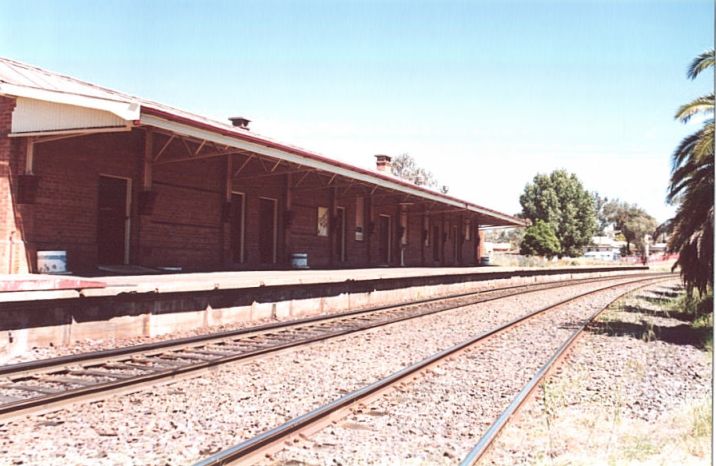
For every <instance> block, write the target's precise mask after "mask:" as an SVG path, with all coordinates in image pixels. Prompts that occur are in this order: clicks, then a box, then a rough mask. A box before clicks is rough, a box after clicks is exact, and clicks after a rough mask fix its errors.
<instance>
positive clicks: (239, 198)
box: [231, 192, 244, 264]
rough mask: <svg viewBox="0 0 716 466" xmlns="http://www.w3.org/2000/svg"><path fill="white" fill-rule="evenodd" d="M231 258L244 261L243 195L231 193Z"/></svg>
mask: <svg viewBox="0 0 716 466" xmlns="http://www.w3.org/2000/svg"><path fill="white" fill-rule="evenodd" d="M231 260H232V261H233V262H234V263H237V264H240V263H242V262H244V195H243V193H237V192H233V193H231Z"/></svg>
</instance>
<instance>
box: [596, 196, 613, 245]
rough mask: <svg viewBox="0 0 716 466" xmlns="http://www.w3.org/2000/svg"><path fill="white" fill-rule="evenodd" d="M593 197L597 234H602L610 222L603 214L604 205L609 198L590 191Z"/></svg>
mask: <svg viewBox="0 0 716 466" xmlns="http://www.w3.org/2000/svg"><path fill="white" fill-rule="evenodd" d="M592 198H593V199H594V211H595V212H596V214H597V234H598V235H600V236H604V232H605V230H606V228H607V227H608V226H609V225H610V224H611V223H612V222H611V221H610V220H609V218H607V216H606V215H605V214H604V206H605V205H607V203H608V202H609V198H607V197H606V196H604V197H602V196H601V195H600V194H599V193H598V192H596V191H595V192H593V193H592Z"/></svg>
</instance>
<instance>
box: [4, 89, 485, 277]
mask: <svg viewBox="0 0 716 466" xmlns="http://www.w3.org/2000/svg"><path fill="white" fill-rule="evenodd" d="M11 107H12V102H11V101H9V100H8V99H3V100H0V131H2V128H5V131H7V129H8V128H9V115H10V112H11ZM3 125H4V126H3ZM166 140H167V139H166V136H163V135H158V136H155V151H157V150H158V148H159V147H163V145H164V142H166ZM24 147H25V141H24V140H15V141H11V140H10V139H9V138H6V137H0V163H1V164H0V202H3V203H4V204H5V205H7V206H8V208H6V209H1V210H0V239H2V240H6V239H7V237H8V236H9V233H10V231H18V232H21V233H22V236H23V237H24V238H25V239H26V240H27V244H28V256H29V257H31V258H32V262H33V263H34V252H35V251H36V250H38V249H39V250H48V249H62V250H67V251H68V262H69V264H68V266H69V268H70V270H72V271H75V272H82V271H89V270H94V268H95V267H96V265H97V264H96V262H97V194H98V192H97V191H98V181H99V176H100V175H109V176H119V177H126V178H129V179H131V180H132V181H131V183H132V184H131V186H132V204H131V206H132V208H131V217H130V218H131V223H132V228H131V235H130V258H131V263H133V264H139V265H145V266H151V267H158V266H179V267H183V268H184V269H185V270H219V269H223V268H231V269H256V268H279V267H288V266H289V264H290V254H291V253H293V252H296V253H299V252H302V253H307V254H308V255H309V265H310V266H311V267H316V268H318V267H328V266H335V267H365V266H372V265H379V264H381V263H383V261H382V260H381V259H380V258H379V257H378V251H379V244H378V237H377V236H378V235H377V230H378V228H377V221H378V216H379V215H380V214H385V215H389V216H390V217H391V221H392V240H391V249H392V257H391V261H390V265H392V266H398V265H399V264H400V242H399V238H398V226H399V225H400V213H399V212H400V210H399V208H398V205H397V202H392V201H391V200H390V199H388V198H382V200H381V202H382V203H383V205H376V206H375V207H374V208H373V212H372V215H371V209H370V206H369V204H370V203H369V196H368V195H365V198H364V199H365V220H364V228H365V230H366V231H365V234H364V239H363V240H362V241H359V240H356V234H355V228H356V220H355V212H356V197H355V196H356V195H357V194H355V191H354V192H351V190H350V189H348V190H346V189H345V188H343V189H338V190H337V191H336V193H337V194H338V198H337V199H336V200H335V205H336V206H340V207H343V208H345V217H346V224H345V237H346V261H345V262H338V260H337V259H338V258H337V257H333V262H332V238H331V235H333V234H334V233H333V232H332V231H329V236H326V237H319V236H318V235H317V226H316V223H317V218H316V217H317V211H318V207H319V206H321V207H327V208H329V209H330V207H331V205H332V194H331V190H330V189H329V188H326V187H325V185H326V182H327V179H326V177H322V176H319V175H315V174H312V175H309V176H307V177H306V178H304V180H303V181H302V182H301V184H300V185H299V186H298V187H296V188H294V189H293V190H292V208H291V211H292V223H291V225H290V235H289V236H288V237H287V238H286V237H285V234H286V231H285V229H286V228H287V227H286V223H285V219H284V217H285V212H286V206H287V203H286V191H287V182H288V181H287V176H286V175H276V176H266V170H265V167H262V166H261V164H260V163H259V162H258V161H256V160H253V161H252V162H251V163H249V164H248V165H246V166H245V168H244V169H243V170H242V171H241V173H240V174H239V176H238V177H237V178H235V179H234V182H233V190H234V191H237V192H241V193H244V195H245V209H244V215H245V233H244V234H245V242H244V244H245V251H244V252H245V260H244V262H243V263H233V262H232V261H231V258H230V252H231V251H230V238H229V233H230V229H229V224H228V223H227V222H226V221H225V219H223V218H222V209H223V205H224V202H225V196H226V194H225V180H226V169H227V168H226V163H227V162H226V158H225V157H218V158H207V159H202V160H197V161H190V162H177V163H167V164H158V165H155V166H154V168H153V183H152V184H153V188H152V190H153V191H154V192H155V193H156V199H155V203H154V208H153V211H152V212H151V214H144V215H140V212H139V206H138V202H139V196H140V192H141V191H142V189H143V187H142V169H143V168H142V159H143V153H144V132H143V131H142V130H133V131H132V132H127V133H109V134H96V135H87V136H82V137H77V138H69V139H64V140H58V141H54V142H45V143H40V144H37V145H36V146H35V165H34V166H35V169H34V173H35V174H36V175H37V176H38V178H39V185H38V189H37V196H36V200H35V203H34V204H32V205H17V204H16V203H14V202H13V201H12V200H11V193H12V189H11V188H10V185H11V179H10V174H11V173H17V174H19V173H22V172H23V170H24V157H25V155H24V154H25V152H24V151H25V148H24ZM186 156H187V152H186V148H185V147H184V145H183V144H182V143H181V142H180V141H179V140H175V141H174V142H172V143H171V144H170V145H169V146H168V148H167V149H166V151H165V152H164V153H163V154H162V156H161V158H160V161H167V160H172V159H174V158H178V157H186ZM243 160H245V158H244V156H235V160H234V165H233V166H234V169H236V167H237V166H239V165H240V164H241V163H242V161H243ZM282 170H285V167H280V168H278V169H277V172H278V173H281V171H282ZM297 178H298V176H297V175H294V177H293V181H294V182H295V181H296V179H297ZM340 195H343V196H344V197H343V198H341V197H340ZM262 197H266V198H272V199H275V200H276V201H277V223H276V227H277V244H276V247H277V262H276V264H262V263H261V262H260V257H259V250H258V244H259V239H260V238H259V234H260V232H259V223H260V222H259V203H260V199H261V198H262ZM386 199H388V200H386ZM375 204H380V203H379V202H375ZM422 209H423V207H422V206H420V205H415V206H409V207H408V230H407V231H408V232H407V235H408V243H407V246H406V247H405V265H406V266H422V265H427V266H431V265H457V264H458V263H457V262H454V261H453V244H454V241H455V237H454V233H453V229H452V226H453V225H457V226H458V235H464V226H463V225H464V224H463V223H462V222H463V219H464V217H463V216H460V215H449V214H435V215H431V217H430V224H429V231H430V232H432V226H433V225H435V224H437V225H439V226H440V234H439V235H438V238H432V233H431V235H430V236H431V237H430V243H429V244H428V246H425V245H424V242H423V229H424V224H423V211H422ZM371 221H373V222H375V224H376V226H375V229H374V233H373V235H372V236H370V235H368V232H367V230H368V227H369V224H370V222H371ZM474 227H475V223H474V222H473V223H472V228H473V234H472V235H471V239H470V240H469V241H462V242H461V244H462V249H461V254H462V261H461V262H460V263H461V264H463V265H470V264H474V263H475V236H474ZM443 231H445V232H447V233H448V235H447V241H445V242H444V243H443V242H442V233H443ZM15 234H20V233H15ZM435 239H437V240H438V241H439V242H440V249H441V258H443V259H442V260H440V261H437V262H434V261H433V260H432V241H434V240H435ZM2 245H3V247H0V267H7V265H8V259H7V257H6V256H7V249H8V248H7V247H6V245H7V242H5V243H2ZM23 253H24V252H23ZM2 271H3V270H1V269H0V272H2Z"/></svg>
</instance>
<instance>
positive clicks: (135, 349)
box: [0, 273, 658, 376]
mask: <svg viewBox="0 0 716 466" xmlns="http://www.w3.org/2000/svg"><path fill="white" fill-rule="evenodd" d="M651 275H658V273H646V274H623V275H614V276H608V277H596V278H578V279H574V280H567V281H559V282H543V283H533V284H526V285H525V284H523V285H511V286H506V287H500V288H495V289H492V290H481V291H468V292H464V293H457V294H452V295H444V296H437V297H432V298H425V299H421V300H416V301H410V302H406V303H398V304H391V305H385V306H377V307H370V308H365V309H356V310H354V311H348V312H342V313H336V314H329V315H320V316H314V317H306V318H303V319H294V320H290V321H285V322H275V323H270V324H263V325H257V326H255V327H247V328H242V329H237V330H227V331H225V332H215V333H210V334H205V335H195V336H190V337H183V338H176V339H171V340H166V341H157V342H152V343H142V344H139V345H131V346H124V347H121V348H113V349H108V350H99V351H92V352H87V353H80V354H69V355H66V356H58V357H54V358H45V359H38V360H34V361H27V362H21V363H17V364H8V365H5V366H0V376H11V375H16V374H17V375H21V374H24V373H27V372H29V371H37V370H38V369H51V368H53V367H58V368H62V367H65V366H67V365H70V364H80V363H81V364H89V363H93V362H95V361H106V360H108V359H111V358H116V357H122V356H127V355H131V354H135V353H148V352H151V351H156V350H168V349H170V348H173V347H177V348H181V347H185V346H187V345H191V344H195V343H197V344H199V343H207V342H210V341H212V340H217V341H218V340H224V339H227V338H231V337H234V336H243V335H248V334H253V333H261V332H267V331H271V330H278V329H286V328H289V327H293V326H299V325H305V324H309V323H316V322H322V321H330V320H335V319H341V318H345V317H351V316H356V315H360V314H370V313H375V312H378V311H384V310H388V309H395V308H399V307H403V306H415V305H421V304H428V303H432V302H437V301H443V300H446V299H457V298H463V297H467V296H474V295H479V294H485V293H494V292H500V291H507V290H513V289H517V288H527V287H540V286H542V288H540V289H551V285H555V284H557V285H558V286H555V287H559V286H570V285H574V284H580V283H591V282H595V281H604V280H610V279H617V278H628V277H635V276H651ZM565 283H567V284H566V285H565ZM540 289H537V290H536V291H539V290H540Z"/></svg>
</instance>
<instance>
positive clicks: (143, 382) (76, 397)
mask: <svg viewBox="0 0 716 466" xmlns="http://www.w3.org/2000/svg"><path fill="white" fill-rule="evenodd" d="M658 275H663V274H638V275H636V274H634V275H626V276H612V277H607V278H596V279H577V280H570V281H562V282H558V283H543V284H535V285H517V286H510V287H505V288H499V289H495V290H490V291H482V292H473V293H462V294H458V295H453V296H447V297H445V296H443V297H436V298H431V299H425V300H420V301H416V302H412V303H405V304H401V305H398V306H386V307H380V308H373V309H365V310H359V311H351V312H347V313H344V314H339V315H330V316H319V317H312V318H307V319H301V320H297V321H289V322H282V323H276V324H269V325H264V326H260V327H254V328H249V329H242V330H236V331H229V332H222V333H216V334H210V335H201V336H196V337H189V338H183V339H178V340H168V341H164V342H157V343H149V344H144V345H136V346H131V347H125V348H118V349H115V350H106V351H99V352H92V353H85V354H79V355H70V356H63V357H59V358H52V359H45V360H38V361H31V362H27V363H21V364H15V365H10V366H4V367H1V368H0V419H2V420H6V419H11V418H13V417H17V416H21V415H26V414H29V413H33V412H34V413H38V412H47V411H51V410H54V409H59V408H61V407H65V406H66V405H67V404H68V403H75V402H84V401H90V400H97V399H102V398H104V397H106V396H109V395H112V394H119V393H128V392H132V391H138V390H141V389H142V388H144V387H147V386H151V385H156V384H159V383H166V382H171V381H175V380H178V379H181V378H186V377H193V376H196V375H197V374H199V373H200V372H201V371H205V370H211V369H212V368H215V367H217V366H219V365H221V364H226V363H229V362H234V361H239V360H247V359H250V358H253V357H258V356H261V355H264V354H267V353H270V352H276V351H280V350H285V349H288V348H292V347H296V346H300V345H306V344H310V343H314V342H317V341H321V340H325V339H328V338H335V337H338V336H342V335H347V334H350V333H354V332H359V331H363V330H367V329H370V328H375V327H379V326H384V325H389V324H392V323H396V322H400V321H403V320H408V319H413V318H417V317H421V316H425V315H429V314H434V313H438V312H445V311H448V310H452V309H456V308H459V307H464V306H469V305H473V304H477V303H481V302H486V301H492V300H496V299H501V298H505V297H510V296H515V295H518V294H525V293H531V292H537V291H542V290H548V289H553V288H561V287H566V286H572V285H576V284H585V283H593V282H603V281H613V280H619V279H621V280H624V279H631V278H635V277H640V278H646V277H654V276H658Z"/></svg>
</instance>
